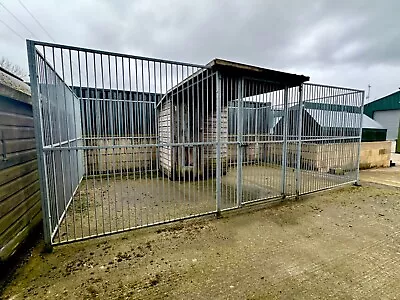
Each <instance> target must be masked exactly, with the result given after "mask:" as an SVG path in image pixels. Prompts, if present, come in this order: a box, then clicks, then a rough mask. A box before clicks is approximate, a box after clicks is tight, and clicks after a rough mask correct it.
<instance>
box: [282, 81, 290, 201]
mask: <svg viewBox="0 0 400 300" xmlns="http://www.w3.org/2000/svg"><path fill="white" fill-rule="evenodd" d="M288 93H289V89H288V87H287V86H285V92H284V97H283V120H284V121H283V145H282V176H281V194H282V198H285V197H286V173H287V150H288V149H287V148H288V147H287V146H288V145H287V136H288V123H289V117H288V115H289V114H288V96H289V95H288Z"/></svg>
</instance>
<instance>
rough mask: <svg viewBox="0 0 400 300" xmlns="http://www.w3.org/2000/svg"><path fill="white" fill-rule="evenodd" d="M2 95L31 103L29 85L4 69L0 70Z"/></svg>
mask: <svg viewBox="0 0 400 300" xmlns="http://www.w3.org/2000/svg"><path fill="white" fill-rule="evenodd" d="M0 95H1V96H6V97H9V98H13V99H15V100H18V101H22V102H27V103H31V99H30V96H31V89H30V87H29V85H27V84H26V83H25V82H24V81H23V80H22V79H20V78H18V77H17V76H15V75H13V74H11V73H10V72H8V71H7V70H4V69H3V68H0Z"/></svg>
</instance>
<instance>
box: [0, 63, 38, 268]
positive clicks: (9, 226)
mask: <svg viewBox="0 0 400 300" xmlns="http://www.w3.org/2000/svg"><path fill="white" fill-rule="evenodd" d="M30 94H31V92H30V88H29V86H28V85H27V84H26V83H24V82H23V81H22V80H21V79H20V78H18V77H16V76H15V75H13V74H12V73H10V72H8V71H7V70H4V69H2V68H1V67H0V156H1V157H0V262H1V261H5V260H8V259H9V258H10V256H11V255H13V254H14V253H15V251H16V250H17V249H18V247H19V246H20V245H21V244H22V243H23V241H24V240H25V239H26V238H27V237H28V236H29V234H30V233H31V232H32V231H34V230H35V229H36V228H37V226H38V225H39V224H40V221H41V218H42V213H41V206H40V191H39V177H38V171H37V161H36V149H35V133H34V128H33V113H32V105H31V96H30Z"/></svg>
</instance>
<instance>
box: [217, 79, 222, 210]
mask: <svg viewBox="0 0 400 300" xmlns="http://www.w3.org/2000/svg"><path fill="white" fill-rule="evenodd" d="M215 91H216V113H217V128H216V129H217V149H216V152H217V160H216V164H217V166H216V175H215V177H216V213H217V217H219V216H220V215H221V102H222V101H221V96H222V95H221V94H222V93H221V74H220V73H219V72H217V73H216V84H215Z"/></svg>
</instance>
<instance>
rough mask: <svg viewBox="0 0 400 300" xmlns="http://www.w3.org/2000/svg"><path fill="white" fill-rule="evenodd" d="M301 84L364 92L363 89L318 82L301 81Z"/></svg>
mask: <svg viewBox="0 0 400 300" xmlns="http://www.w3.org/2000/svg"><path fill="white" fill-rule="evenodd" d="M303 86H315V87H325V88H332V89H338V90H348V91H354V92H364V90H357V89H351V88H347V87H341V86H333V85H326V84H318V83H311V82H307V83H303Z"/></svg>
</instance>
